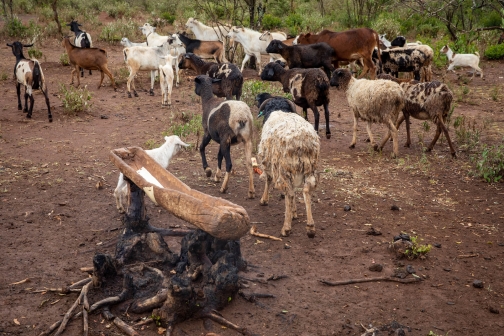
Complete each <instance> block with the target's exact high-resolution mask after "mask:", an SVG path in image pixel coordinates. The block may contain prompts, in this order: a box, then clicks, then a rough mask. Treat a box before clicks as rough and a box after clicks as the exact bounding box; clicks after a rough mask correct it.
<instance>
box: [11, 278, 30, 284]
mask: <svg viewBox="0 0 504 336" xmlns="http://www.w3.org/2000/svg"><path fill="white" fill-rule="evenodd" d="M29 281H30V278H26V279H24V280H21V281H18V282H13V283H10V284H9V286H10V285H21V284H23V283H25V282H29Z"/></svg>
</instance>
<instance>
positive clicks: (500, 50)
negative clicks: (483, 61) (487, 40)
mask: <svg viewBox="0 0 504 336" xmlns="http://www.w3.org/2000/svg"><path fill="white" fill-rule="evenodd" d="M485 57H486V58H488V59H491V60H496V59H501V58H504V43H501V44H497V45H493V46H490V47H488V48H487V49H486V50H485Z"/></svg>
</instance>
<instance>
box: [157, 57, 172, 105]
mask: <svg viewBox="0 0 504 336" xmlns="http://www.w3.org/2000/svg"><path fill="white" fill-rule="evenodd" d="M160 58H162V59H165V60H166V64H165V65H159V86H160V87H161V105H162V106H170V105H171V93H172V89H173V67H172V63H173V58H174V57H173V56H172V55H169V54H168V55H166V56H161V57H160Z"/></svg>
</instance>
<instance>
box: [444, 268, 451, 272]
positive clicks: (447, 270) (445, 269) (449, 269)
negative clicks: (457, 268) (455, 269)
mask: <svg viewBox="0 0 504 336" xmlns="http://www.w3.org/2000/svg"><path fill="white" fill-rule="evenodd" d="M443 271H446V272H451V268H448V267H443Z"/></svg>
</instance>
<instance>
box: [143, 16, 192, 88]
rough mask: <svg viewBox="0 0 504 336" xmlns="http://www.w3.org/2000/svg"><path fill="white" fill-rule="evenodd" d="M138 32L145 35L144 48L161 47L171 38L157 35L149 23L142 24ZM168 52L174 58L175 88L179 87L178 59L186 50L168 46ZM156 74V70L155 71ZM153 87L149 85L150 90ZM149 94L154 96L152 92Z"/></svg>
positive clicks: (182, 47)
mask: <svg viewBox="0 0 504 336" xmlns="http://www.w3.org/2000/svg"><path fill="white" fill-rule="evenodd" d="M140 30H142V34H144V35H145V37H146V39H147V42H146V44H147V45H146V47H153V48H155V47H161V46H163V44H164V43H165V42H166V41H168V40H169V39H171V36H163V35H159V34H158V33H156V32H155V30H156V27H153V26H151V25H150V24H149V23H144V25H143V26H142V27H140ZM168 47H169V52H170V55H172V56H174V58H173V64H172V65H173V66H174V67H175V74H176V75H177V82H176V83H175V85H176V86H178V85H179V83H180V79H179V72H180V71H179V68H178V57H179V56H180V55H182V54H185V52H186V50H185V48H184V46H183V45H179V46H176V47H174V46H171V45H169V46H168ZM156 73H157V70H156ZM155 78H156V77H155V74H154V73H151V83H154V80H155ZM153 85H154V84H152V85H151V89H152V88H153ZM151 94H154V93H153V92H152V93H151Z"/></svg>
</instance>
